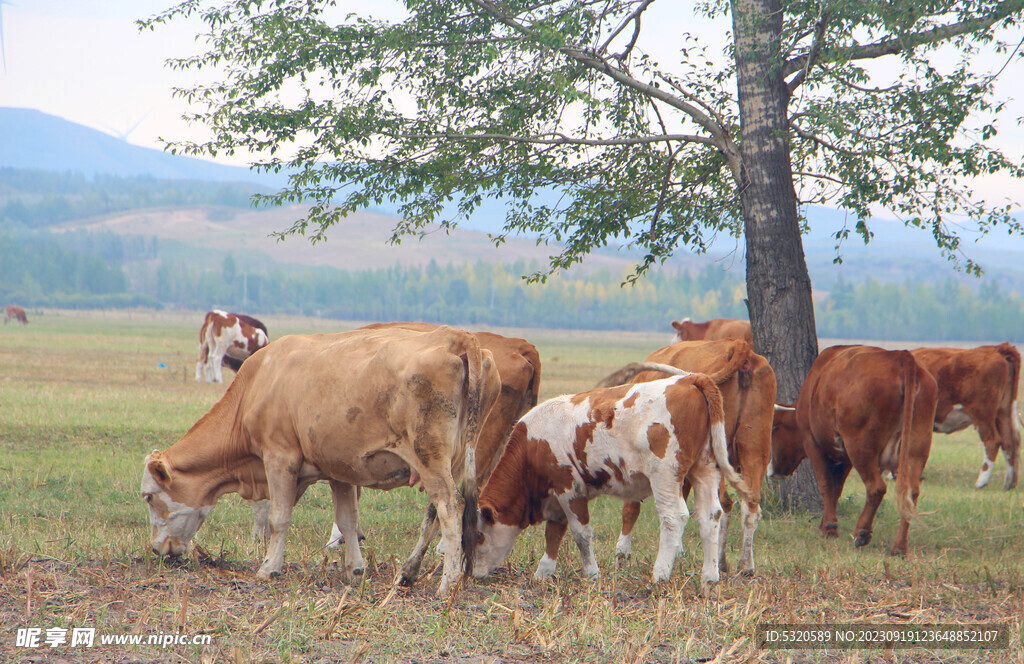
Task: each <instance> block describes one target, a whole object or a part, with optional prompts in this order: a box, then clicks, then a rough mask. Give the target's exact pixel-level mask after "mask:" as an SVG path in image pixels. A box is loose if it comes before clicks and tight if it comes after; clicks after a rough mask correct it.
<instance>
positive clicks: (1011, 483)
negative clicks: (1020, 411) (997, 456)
mask: <svg viewBox="0 0 1024 664" xmlns="http://www.w3.org/2000/svg"><path fill="white" fill-rule="evenodd" d="M1017 423H1018V422H1017V404H1016V403H1013V404H1012V405H1011V406H1010V409H1009V411H1008V412H1006V411H1001V412H1000V413H999V415H997V418H996V429H997V430H998V432H999V438H1000V440H1001V442H1002V444H1001V447H1002V448H1003V456H1004V457H1005V458H1006V478H1005V479H1004V480H1003V490H1004V491H1009V490H1010V489H1013V488H1015V487H1016V486H1017V471H1018V470H1019V466H1020V431H1019V430H1018V428H1017Z"/></svg>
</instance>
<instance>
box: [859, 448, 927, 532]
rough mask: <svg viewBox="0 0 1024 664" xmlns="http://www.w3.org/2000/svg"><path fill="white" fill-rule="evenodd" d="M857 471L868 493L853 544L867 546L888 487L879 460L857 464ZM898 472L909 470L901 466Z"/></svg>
mask: <svg viewBox="0 0 1024 664" xmlns="http://www.w3.org/2000/svg"><path fill="white" fill-rule="evenodd" d="M857 472H858V473H859V474H860V477H861V479H862V480H864V489H865V491H866V492H867V495H866V497H865V500H864V509H863V510H862V511H861V513H860V518H859V519H857V528H856V530H855V533H856V535H857V538H856V539H855V540H854V541H853V545H854V546H866V545H867V544H869V543H870V542H871V530H872V525H873V524H874V522H875V513H876V512H877V511H878V506H879V505H881V504H882V498H884V497H885V488H886V487H885V480H884V479H882V471H881V469H879V467H878V463H877V462H875V463H872V462H871V460H870V459H869V460H867V462H866V463H865V464H863V465H858V466H857ZM898 472H901V473H902V472H907V470H906V469H903V468H900V469H898ZM919 477H920V475H919Z"/></svg>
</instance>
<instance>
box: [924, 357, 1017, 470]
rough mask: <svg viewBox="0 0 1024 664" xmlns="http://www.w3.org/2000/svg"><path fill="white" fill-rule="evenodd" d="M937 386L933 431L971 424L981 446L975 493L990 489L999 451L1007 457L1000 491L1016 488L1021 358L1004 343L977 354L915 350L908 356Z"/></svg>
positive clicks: (945, 430) (954, 429)
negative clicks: (929, 375) (980, 462)
mask: <svg viewBox="0 0 1024 664" xmlns="http://www.w3.org/2000/svg"><path fill="white" fill-rule="evenodd" d="M910 352H911V353H913V354H914V359H916V360H917V362H918V364H920V365H921V366H923V367H924V368H925V369H927V370H928V371H929V373H931V374H932V376H934V377H935V381H936V382H937V383H938V385H939V397H938V405H937V406H936V408H935V426H934V430H935V431H936V432H938V433H953V432H954V431H960V430H961V429H965V428H967V426H968V425H970V424H974V426H975V428H976V429H977V431H978V435H979V436H981V442H982V443H983V444H984V445H985V460H984V462H983V463H982V466H981V473H980V474H979V475H978V481H977V482H976V483H975V484H974V486H975V488H978V489H980V488H982V487H983V486H985V485H986V484H988V481H989V478H991V477H992V469H993V468H995V464H996V455H998V454H999V450H1000V448H1001V449H1002V450H1003V456H1005V457H1006V479H1005V481H1004V482H1003V489H1007V490H1009V489H1012V488H1014V487H1015V486H1017V474H1018V470H1019V467H1020V429H1019V428H1018V425H1017V388H1018V383H1019V381H1020V353H1019V352H1018V351H1017V349H1016V348H1014V347H1013V346H1012V345H1010V344H1008V343H1003V344H999V345H998V346H980V347H978V348H971V349H963V348H918V349H917V350H912V351H910Z"/></svg>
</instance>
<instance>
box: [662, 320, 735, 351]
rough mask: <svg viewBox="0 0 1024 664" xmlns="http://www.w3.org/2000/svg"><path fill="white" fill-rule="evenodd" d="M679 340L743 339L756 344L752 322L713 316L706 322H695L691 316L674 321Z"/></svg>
mask: <svg viewBox="0 0 1024 664" xmlns="http://www.w3.org/2000/svg"><path fill="white" fill-rule="evenodd" d="M672 329H674V330H675V331H676V340H677V341H714V340H716V339H743V340H744V341H746V342H747V343H748V344H750V345H751V346H753V345H754V333H753V332H752V331H751V329H750V323H748V322H747V321H745V320H738V319H735V318H713V319H711V320H709V321H707V322H704V323H694V322H693V321H692V320H690V319H689V318H684V319H683V320H681V321H675V320H674V321H672Z"/></svg>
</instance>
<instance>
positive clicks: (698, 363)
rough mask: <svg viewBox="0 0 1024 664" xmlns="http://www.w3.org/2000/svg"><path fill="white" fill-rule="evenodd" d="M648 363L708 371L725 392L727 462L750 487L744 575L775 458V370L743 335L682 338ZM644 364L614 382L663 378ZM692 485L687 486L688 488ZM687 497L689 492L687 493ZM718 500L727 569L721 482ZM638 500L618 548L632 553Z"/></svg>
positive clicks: (629, 507)
mask: <svg viewBox="0 0 1024 664" xmlns="http://www.w3.org/2000/svg"><path fill="white" fill-rule="evenodd" d="M647 362H659V363H662V364H667V365H670V366H673V367H677V368H679V369H685V370H687V371H695V372H700V373H704V374H708V375H710V376H711V377H712V378H713V379H714V380H715V382H716V383H717V385H718V389H719V390H720V391H721V393H722V400H723V405H724V408H725V432H726V437H727V438H728V440H729V462H730V463H731V464H732V465H733V466H734V467H735V468H736V469H737V470H738V471H739V472H740V473H741V474H742V475H743V479H744V481H745V483H746V485H747V487H748V488H749V489H750V501H749V502H748V501H742V502H741V503H740V513H741V518H742V527H743V544H742V547H741V553H740V564H739V571H740V573H741V574H743V575H744V576H750V575H752V574H753V573H754V532H755V531H756V530H757V525H758V523H759V522H760V520H761V505H760V503H761V485H762V483H763V482H764V477H765V473H766V472H767V466H768V461H769V459H770V458H771V442H772V433H771V432H772V417H773V413H774V410H775V372H774V371H772V368H771V367H770V366H769V365H768V360H766V359H765V358H764V357H762V356H761V355H758V354H756V353H754V351H753V349H752V348H751V347H750V344H748V343H747V342H745V341H743V340H741V339H723V340H718V341H680V342H678V343H674V344H672V345H671V346H667V347H665V348H661V349H659V350H656V351H654V352H653V353H651V354H650V355H649V356H648V357H647ZM643 367H644V363H633V364H630V365H627V366H626V367H624V368H623V369H620V370H619V371H618V372H616V373H614V374H612V375H611V376H609V377H608V378H606V379H605V380H604V381H602V384H607V383H608V382H609V381H611V380H618V381H619V383H623V382H630V381H631V382H634V383H638V382H644V381H648V380H656V379H658V378H662V377H664V374H662V373H659V372H656V371H643ZM688 489H689V487H688V486H684V491H687V492H688ZM684 496H685V494H684ZM719 499H720V500H721V502H722V506H723V507H724V509H725V514H724V515H723V517H722V530H721V536H720V537H719V543H720V546H721V548H720V550H719V562H718V564H719V567H720V568H721V569H722V570H728V564H727V563H726V560H725V547H726V538H727V536H728V531H729V521H730V519H729V515H730V513H731V511H732V498H730V497H729V493H728V491H726V488H725V483H724V482H723V483H722V487H721V492H720V495H719ZM639 515H640V503H636V502H627V503H626V504H625V505H623V507H622V533H621V534H620V536H619V542H618V544H617V546H616V550H617V551H618V553H619V555H622V556H628V555H630V553H631V550H632V543H631V533H632V530H633V525H634V524H635V523H636V520H637V517H639Z"/></svg>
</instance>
